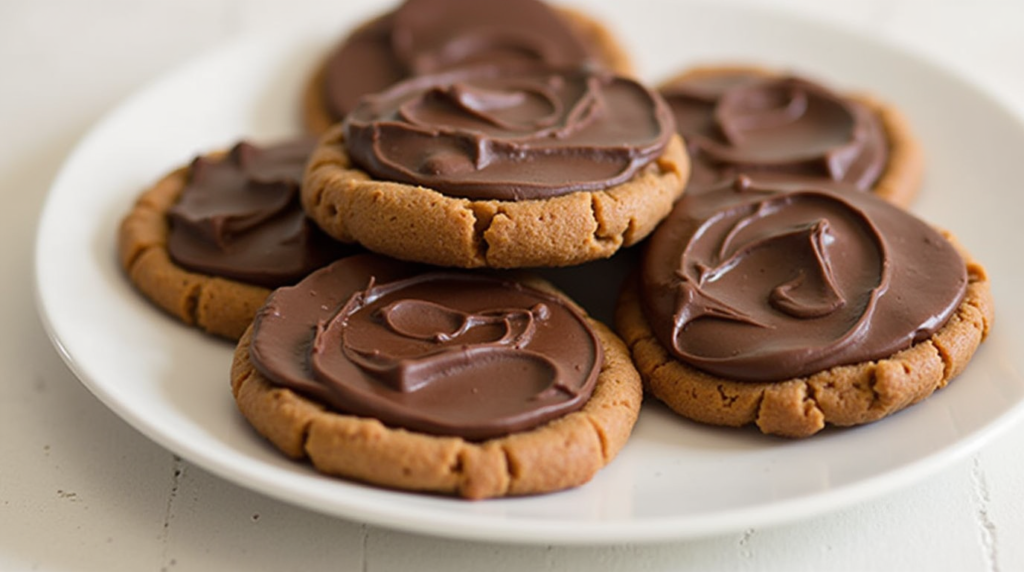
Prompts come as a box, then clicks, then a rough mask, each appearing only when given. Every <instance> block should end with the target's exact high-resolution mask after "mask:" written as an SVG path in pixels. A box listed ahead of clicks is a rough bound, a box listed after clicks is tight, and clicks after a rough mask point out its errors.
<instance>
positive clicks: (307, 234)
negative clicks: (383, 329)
mask: <svg viewBox="0 0 1024 572" xmlns="http://www.w3.org/2000/svg"><path fill="white" fill-rule="evenodd" d="M315 146H316V141H315V140H313V139H304V140H298V141H294V142H288V143H282V144H277V145H270V146H265V147H257V146H255V145H252V144H250V143H247V142H241V143H239V144H237V145H236V146H235V147H233V148H232V149H231V150H230V151H229V152H228V153H227V155H226V156H224V157H218V158H211V157H197V158H196V159H195V160H194V161H193V162H192V164H191V165H190V166H189V169H188V173H187V179H188V182H187V183H186V184H185V186H184V188H183V189H182V191H181V195H180V196H179V197H178V200H177V202H175V204H174V205H173V206H172V207H171V208H170V209H169V210H168V212H167V215H168V218H169V221H170V232H169V234H168V238H167V249H168V252H169V253H170V257H171V260H173V261H174V262H175V263H176V264H178V265H179V266H181V267H182V268H185V269H187V270H191V271H193V272H202V273H204V274H210V275H213V276H222V277H225V278H230V279H233V280H238V281H240V282H245V283H248V284H254V285H258V286H264V287H267V288H276V287H278V286H282V285H285V284H292V283H294V282H295V281H296V280H298V279H300V278H302V277H303V276H305V275H307V274H309V273H310V272H312V271H313V270H316V269H317V268H320V267H322V266H324V265H325V264H327V263H328V262H330V261H332V260H334V259H336V258H338V256H340V255H341V254H342V253H343V252H344V249H343V247H342V245H340V244H338V243H337V242H336V241H333V240H331V239H329V238H328V237H327V236H326V235H324V234H323V233H322V232H321V231H320V230H319V229H318V228H317V227H316V225H314V224H313V223H312V221H310V220H309V219H308V218H307V217H306V216H305V213H303V211H302V207H301V205H300V203H299V189H300V184H301V181H302V175H303V172H304V170H305V167H306V161H307V160H308V159H309V155H310V153H312V151H313V149H314V148H315ZM348 250H351V249H348Z"/></svg>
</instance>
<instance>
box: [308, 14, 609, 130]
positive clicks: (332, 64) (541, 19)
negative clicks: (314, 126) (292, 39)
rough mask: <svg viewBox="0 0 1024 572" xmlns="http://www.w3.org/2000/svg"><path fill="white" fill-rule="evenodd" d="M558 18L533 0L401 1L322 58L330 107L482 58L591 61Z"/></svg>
mask: <svg viewBox="0 0 1024 572" xmlns="http://www.w3.org/2000/svg"><path fill="white" fill-rule="evenodd" d="M593 61H594V57H593V56H592V55H591V53H590V51H589V49H588V48H587V46H586V45H585V44H584V43H583V42H582V41H581V40H580V39H579V38H577V37H576V35H575V34H574V33H573V31H572V30H571V29H569V27H568V26H567V25H566V23H565V22H564V21H563V19H562V18H561V17H560V16H559V15H558V14H557V13H555V12H554V11H553V10H551V8H549V7H548V6H547V5H545V4H544V3H542V2H539V1H537V0H515V1H512V0H502V1H501V2H480V1H479V0H407V1H406V2H405V3H404V4H402V5H401V6H400V7H399V8H398V9H397V10H395V11H394V12H391V13H388V14H386V15H384V16H382V17H380V18H378V19H376V20H374V21H372V22H370V23H369V24H367V25H364V26H362V27H361V28H359V29H358V30H356V31H355V32H353V33H352V35H351V36H349V38H348V39H347V40H346V41H345V42H344V44H342V46H341V47H340V48H339V49H338V50H337V51H336V52H335V53H334V54H333V56H332V57H331V59H330V60H329V61H328V63H327V66H326V70H325V76H326V78H325V83H324V90H325V92H326V98H325V99H326V102H327V105H328V111H329V113H331V115H332V116H333V117H334V118H335V119H336V120H341V119H342V118H344V117H345V115H346V114H348V113H349V112H350V111H352V110H353V109H355V107H356V104H357V103H358V101H359V98H360V97H362V96H364V95H366V94H369V93H376V92H378V91H381V90H383V89H385V88H387V87H388V86H390V85H392V84H394V83H396V82H398V81H401V80H403V79H406V78H410V77H413V76H418V75H424V74H432V73H437V72H440V71H444V70H449V69H453V68H455V67H459V66H464V65H470V64H476V63H482V62H488V63H510V62H532V63H543V64H545V65H549V66H575V65H581V64H585V63H589V62H593Z"/></svg>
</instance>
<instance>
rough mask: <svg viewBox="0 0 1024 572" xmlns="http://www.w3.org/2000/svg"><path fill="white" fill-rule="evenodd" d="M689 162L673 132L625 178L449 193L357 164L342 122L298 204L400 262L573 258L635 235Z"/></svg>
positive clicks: (335, 230) (652, 220) (607, 252)
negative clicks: (544, 188) (541, 190)
mask: <svg viewBox="0 0 1024 572" xmlns="http://www.w3.org/2000/svg"><path fill="white" fill-rule="evenodd" d="M689 169H690V163H689V159H688V158H687V156H686V152H685V151H684V149H683V145H682V140H681V139H679V137H678V136H673V138H672V139H671V140H670V141H669V144H668V146H667V148H666V149H665V151H664V153H663V154H662V155H661V157H659V158H658V159H656V160H655V161H653V162H652V163H651V164H650V165H648V166H647V167H645V168H644V169H643V170H642V171H640V172H639V173H637V175H635V176H634V177H633V178H632V179H631V180H630V181H627V182H626V183H623V184H621V185H617V186H615V187H611V188H609V189H606V190H601V191H590V192H576V193H571V194H568V195H562V196H558V197H552V198H550V199H543V200H530V201H495V200H470V199H464V198H454V197H449V196H447V195H444V194H442V193H439V192H437V191H434V190H432V189H427V188H424V187H417V186H413V185H407V184H402V183H390V182H385V181H377V180H374V179H372V178H370V176H369V175H367V174H366V173H365V172H363V171H360V170H359V169H357V168H355V167H353V166H352V165H351V162H350V161H349V157H348V154H347V153H346V151H345V146H344V141H343V140H342V130H341V126H340V125H339V126H336V127H334V128H332V129H331V130H330V131H329V132H328V133H327V134H326V135H325V136H324V137H323V138H322V139H321V141H320V146H319V147H318V148H317V150H316V151H314V152H313V155H312V157H311V158H310V162H309V164H308V165H307V168H306V175H305V178H304V182H303V186H302V206H303V209H305V211H306V214H307V215H309V217H310V218H311V219H313V220H314V221H316V223H317V224H318V225H320V228H322V229H323V230H324V231H325V232H326V233H327V234H328V235H330V236H332V237H334V238H336V239H338V240H340V241H342V242H359V243H360V244H362V245H363V246H365V247H366V248H368V249H370V250H372V251H374V252H379V253H381V254H386V255H388V256H392V257H394V258H399V259H402V260H411V261H414V262H425V263H428V264H436V265H439V266H456V267H462V268H479V267H489V268H525V267H541V266H572V265H575V264H581V263H583V262H587V261H590V260H597V259H600V258H607V257H609V256H611V255H612V254H614V253H615V252H616V251H617V250H619V248H621V247H623V246H629V245H632V244H635V243H636V242H639V241H640V240H641V239H643V238H644V237H645V236H647V235H648V234H649V233H650V232H651V231H652V230H654V227H655V226H657V224H658V223H659V222H660V221H661V219H663V218H665V216H666V215H667V214H668V213H669V211H670V210H671V209H672V204H673V203H674V202H675V200H676V199H677V198H679V196H680V195H681V194H682V190H683V185H684V184H685V181H686V179H687V177H688V176H689Z"/></svg>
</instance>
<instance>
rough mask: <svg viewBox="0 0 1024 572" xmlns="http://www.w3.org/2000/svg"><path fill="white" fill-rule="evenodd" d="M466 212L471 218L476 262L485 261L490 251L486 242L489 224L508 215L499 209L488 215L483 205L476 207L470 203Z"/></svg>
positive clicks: (489, 246)
mask: <svg viewBox="0 0 1024 572" xmlns="http://www.w3.org/2000/svg"><path fill="white" fill-rule="evenodd" d="M467 210H468V211H469V215H470V216H471V217H473V238H472V240H473V251H474V252H475V253H476V256H477V259H478V260H480V261H486V260H487V254H488V252H489V251H490V249H491V245H490V243H489V242H488V241H487V231H489V230H490V229H491V224H493V223H494V219H495V217H497V216H498V215H501V216H508V215H507V214H505V212H504V211H503V210H501V209H498V210H497V211H496V212H494V213H493V214H491V213H488V212H487V210H486V209H485V207H484V206H483V205H476V204H474V203H470V204H469V208H468V209H467Z"/></svg>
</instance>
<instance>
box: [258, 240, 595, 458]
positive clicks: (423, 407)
mask: <svg viewBox="0 0 1024 572" xmlns="http://www.w3.org/2000/svg"><path fill="white" fill-rule="evenodd" d="M253 328H254V333H253V341H252V346H251V350H250V357H251V359H252V362H253V364H254V366H255V367H256V368H257V369H258V370H259V371H260V372H261V373H263V374H264V375H265V376H266V377H267V378H269V379H270V380H272V381H273V382H275V383H278V384H280V385H283V386H285V387H289V388H292V389H294V390H296V391H299V392H301V393H303V394H305V395H308V396H310V397H311V398H313V399H316V400H318V401H320V402H322V403H325V404H327V405H329V406H330V407H332V408H334V409H336V410H338V411H340V412H343V413H349V414H354V415H359V416H363V417H373V418H376V419H379V420H380V421H381V422H383V423H385V424H387V425H391V426H395V427H404V428H406V429H410V430H413V431H420V432H424V433H431V434H438V435H455V436H460V437H463V438H466V439H470V440H484V439H490V438H493V437H498V436H502V435H506V434H508V433H512V432H517V431H523V430H527V429H530V428H533V427H536V426H538V425H540V424H542V423H545V422H547V421H549V420H551V419H554V418H556V417H560V416H562V415H565V414H566V413H569V412H571V411H575V410H577V409H579V408H580V407H582V406H583V405H584V404H585V403H586V401H587V400H588V399H589V398H590V394H591V392H592V391H593V388H594V384H595V383H596V381H597V376H598V374H599V372H600V369H601V364H602V359H603V358H602V355H603V354H602V350H601V345H600V342H599V340H598V339H597V337H596V334H595V333H594V332H593V330H592V329H591V328H590V326H589V325H588V324H587V322H586V319H585V318H584V317H583V316H582V315H581V314H579V313H578V312H577V311H576V310H575V309H574V308H573V307H571V306H570V305H568V304H566V303H565V302H564V301H562V300H560V299H558V298H556V297H554V296H552V295H549V294H546V293H543V292H540V291H538V290H534V289H532V288H528V287H526V286H523V285H520V284H517V283H513V282H506V281H503V280H499V279H496V278H491V277H488V276H485V275H481V274H470V273H454V272H436V271H434V272H432V271H429V270H428V269H426V268H424V267H420V266H416V265H412V264H407V263H403V262H397V261H394V260H390V259H386V258H383V257H380V256H376V255H369V254H367V255H358V256H352V257H349V258H345V259H342V260H339V261H337V262H335V263H334V264H332V265H330V266H328V267H326V268H324V269H322V270H320V271H317V272H315V273H313V274H311V275H310V276H309V277H307V278H306V279H305V280H303V281H301V282H300V283H299V284H297V285H296V286H294V287H291V288H282V289H279V290H277V291H275V292H274V293H273V294H272V295H271V297H270V298H269V299H268V301H267V303H266V305H265V306H264V308H263V309H262V310H261V311H260V312H259V314H258V315H257V318H256V321H255V324H254V326H253Z"/></svg>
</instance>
